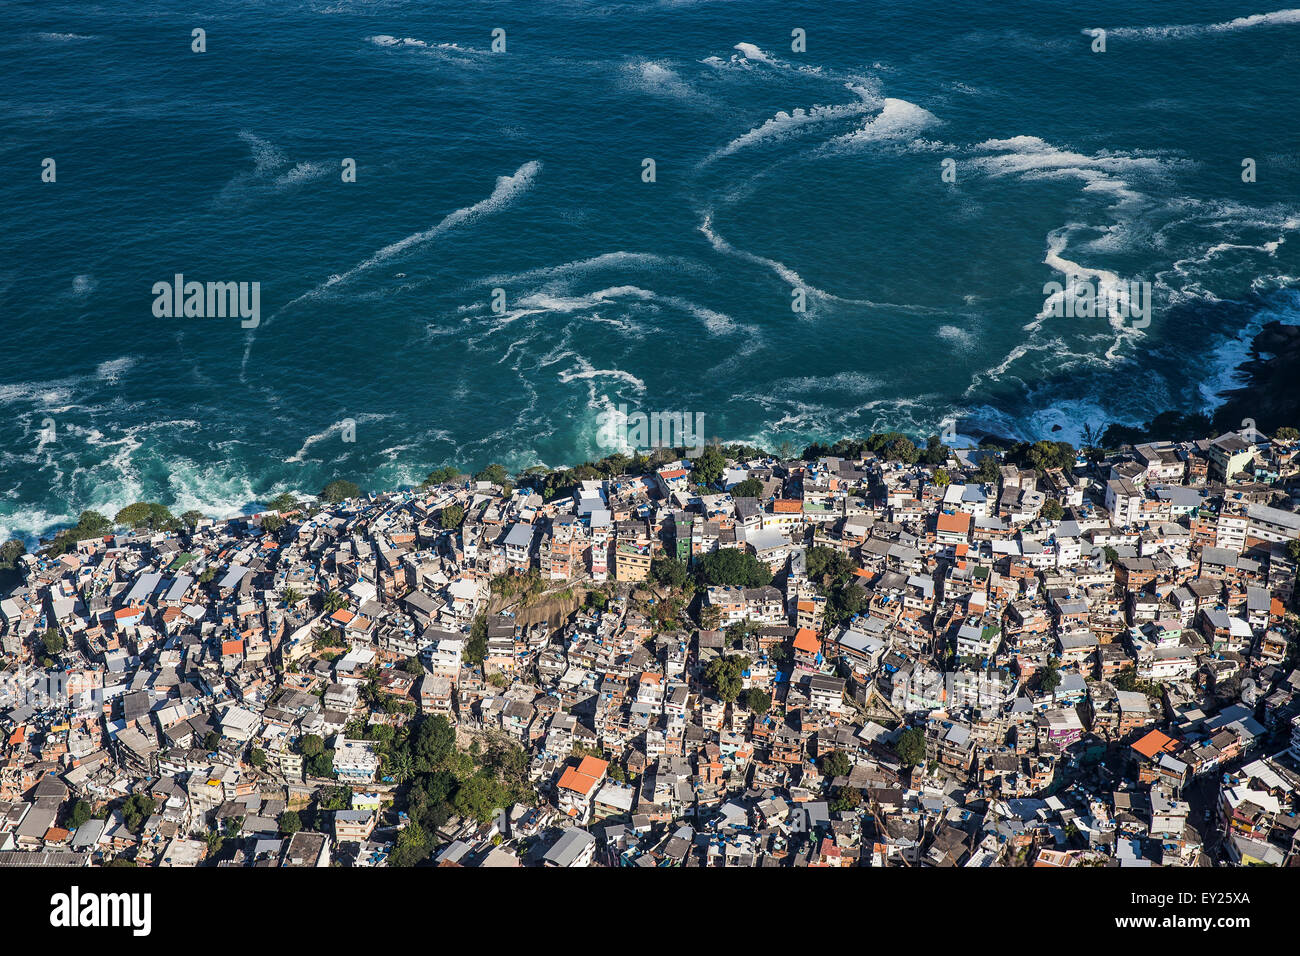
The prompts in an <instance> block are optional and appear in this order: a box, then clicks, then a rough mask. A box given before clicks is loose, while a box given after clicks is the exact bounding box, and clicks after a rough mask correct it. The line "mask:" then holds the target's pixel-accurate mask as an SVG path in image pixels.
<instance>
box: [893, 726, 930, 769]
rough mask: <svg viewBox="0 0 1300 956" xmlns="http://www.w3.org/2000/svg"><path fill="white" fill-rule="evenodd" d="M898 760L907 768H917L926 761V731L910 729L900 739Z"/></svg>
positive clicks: (916, 728) (917, 728) (915, 728)
mask: <svg viewBox="0 0 1300 956" xmlns="http://www.w3.org/2000/svg"><path fill="white" fill-rule="evenodd" d="M897 749H898V759H899V760H901V761H902V762H903V766H905V767H915V766H917V765H919V764H920V763H921V762H922V761H924V760H925V731H923V730H921V728H919V727H908V728H907V729H906V730H905V731H903V733H902V734H901V735H900V736H899V738H898V748H897Z"/></svg>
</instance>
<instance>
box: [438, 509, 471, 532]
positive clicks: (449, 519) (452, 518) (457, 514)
mask: <svg viewBox="0 0 1300 956" xmlns="http://www.w3.org/2000/svg"><path fill="white" fill-rule="evenodd" d="M438 521H439V522H440V523H441V524H442V527H443V528H444V530H447V531H455V530H456V529H457V528H459V527H460V526H461V525H462V524H464V523H465V509H464V507H462V506H461V505H448V506H447V507H445V508H443V509H442V513H441V514H440V515H438Z"/></svg>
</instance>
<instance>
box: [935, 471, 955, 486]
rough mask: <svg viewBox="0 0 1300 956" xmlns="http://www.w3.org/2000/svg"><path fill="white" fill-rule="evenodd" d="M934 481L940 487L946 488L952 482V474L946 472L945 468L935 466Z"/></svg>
mask: <svg viewBox="0 0 1300 956" xmlns="http://www.w3.org/2000/svg"><path fill="white" fill-rule="evenodd" d="M934 483H935V484H936V485H938V486H939V487H940V488H947V487H948V486H949V485H950V484H952V475H950V474H948V469H947V468H936V469H935V470H934Z"/></svg>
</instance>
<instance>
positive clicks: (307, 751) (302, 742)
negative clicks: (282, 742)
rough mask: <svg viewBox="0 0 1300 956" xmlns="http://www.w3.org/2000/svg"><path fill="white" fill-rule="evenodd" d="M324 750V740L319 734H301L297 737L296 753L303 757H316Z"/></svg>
mask: <svg viewBox="0 0 1300 956" xmlns="http://www.w3.org/2000/svg"><path fill="white" fill-rule="evenodd" d="M324 751H325V741H324V740H322V739H321V737H320V735H319V734H303V736H301V737H299V738H298V753H300V754H302V755H303V756H304V757H316V756H319V755H320V754H322V753H324Z"/></svg>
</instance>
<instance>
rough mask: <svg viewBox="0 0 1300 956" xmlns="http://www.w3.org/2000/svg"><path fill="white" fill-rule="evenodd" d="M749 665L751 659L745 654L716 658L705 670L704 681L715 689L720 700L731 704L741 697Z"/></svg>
mask: <svg viewBox="0 0 1300 956" xmlns="http://www.w3.org/2000/svg"><path fill="white" fill-rule="evenodd" d="M749 664H750V660H749V658H748V657H745V656H744V655H743V654H733V655H730V656H727V657H715V658H714V659H713V660H711V661H709V666H708V667H706V668H705V669H704V681H705V683H707V684H709V685H710V686H712V687H713V689H714V691H715V692H716V693H717V695H718V699H719V700H722V701H724V702H726V703H728V704H729V703H731V702H732V701H734V700H735V699H736V698H737V697H739V696H740V692H741V690H742V689H743V687H744V676H743V675H744V673H745V671H747V670H749Z"/></svg>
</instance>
